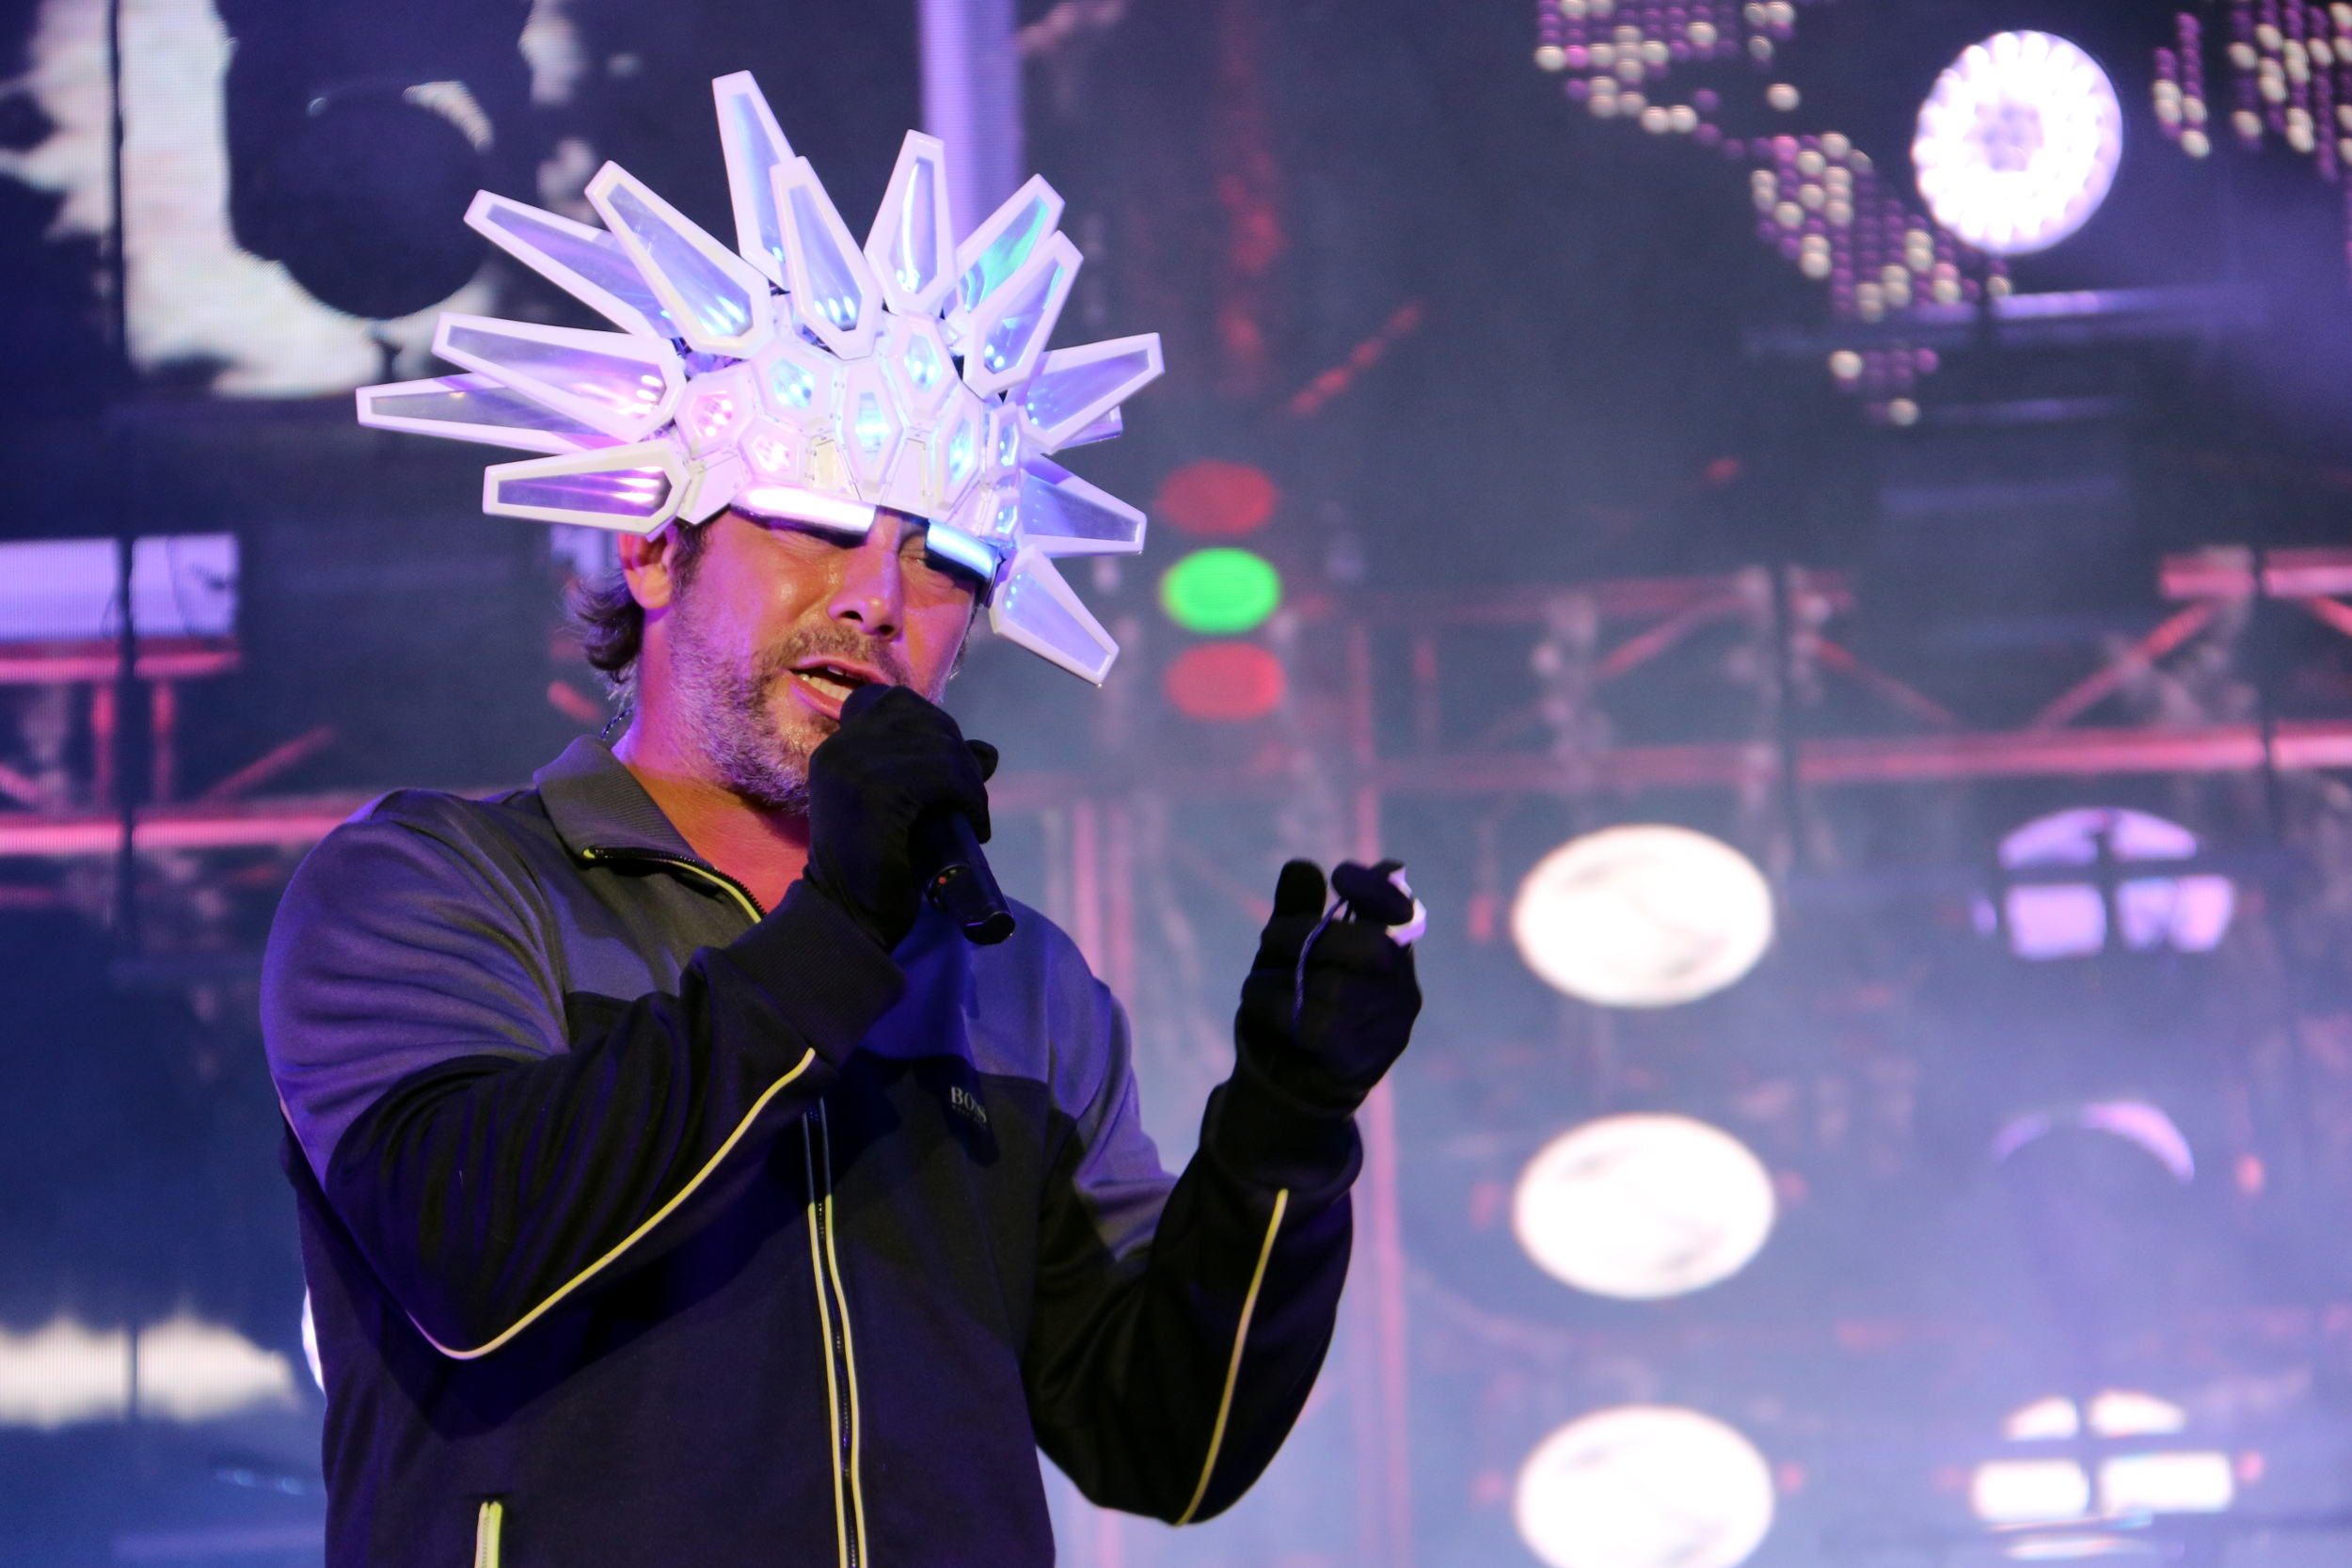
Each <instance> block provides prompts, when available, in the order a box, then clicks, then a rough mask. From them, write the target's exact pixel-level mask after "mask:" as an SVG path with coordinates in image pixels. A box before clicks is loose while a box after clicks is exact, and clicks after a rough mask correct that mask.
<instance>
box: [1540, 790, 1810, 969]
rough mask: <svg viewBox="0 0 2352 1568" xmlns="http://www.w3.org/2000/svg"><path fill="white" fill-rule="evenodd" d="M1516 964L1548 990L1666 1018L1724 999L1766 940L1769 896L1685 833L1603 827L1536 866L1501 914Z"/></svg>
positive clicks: (1754, 874)
mask: <svg viewBox="0 0 2352 1568" xmlns="http://www.w3.org/2000/svg"><path fill="white" fill-rule="evenodd" d="M1511 940H1512V941H1513V942H1517V943H1518V950H1519V957H1520V958H1524V959H1525V960H1526V961H1527V967H1528V968H1530V969H1532V970H1534V972H1535V973H1536V974H1538V975H1540V976H1541V977H1542V978H1543V980H1544V982H1545V983H1546V984H1548V985H1549V986H1550V987H1551V988H1552V989H1553V990H1560V991H1565V993H1567V994H1568V995H1570V996H1573V997H1576V998H1578V999H1579V1000H1581V1001H1584V1002H1594V1003H1597V1004H1599V1005H1600V1006H1608V1007H1668V1006H1674V1005H1675V1004H1677V1003H1680V1002H1691V1001H1694V1000H1696V999H1697V998H1699V997H1702V996H1706V995H1708V993H1710V992H1713V991H1718V990H1723V989H1724V987H1725V986H1728V985H1730V984H1731V983H1732V982H1733V981H1735V980H1737V979H1739V978H1740V976H1741V975H1743V974H1746V973H1747V972H1748V971H1749V970H1751V969H1753V968H1754V967H1756V960H1757V959H1758V958H1762V957H1763V956H1764V950H1765V949H1766V948H1767V947H1769V946H1771V945H1772V889H1771V887H1770V886H1768V885H1767V884H1766V882H1765V880H1764V874H1763V873H1762V872H1760V871H1758V870H1756V866H1755V865H1754V863H1751V862H1750V861H1749V860H1748V858H1747V857H1746V856H1745V855H1742V854H1741V853H1740V851H1739V850H1737V849H1734V848H1733V847H1731V846H1730V845H1728V844H1724V843H1723V842H1721V841H1720V840H1717V839H1712V838H1709V837H1708V836H1707V835H1706V834H1705V833H1694V832H1691V830H1689V829H1688V828H1672V827H1666V826H1663V825H1661V824H1656V823H1649V824H1643V825H1640V826H1633V827H1624V828H1606V829H1603V830H1602V831H1601V832H1597V833H1587V834H1585V835H1584V836H1583V837H1581V838H1575V839H1570V840H1569V841H1568V842H1567V843H1565V844H1564V845H1562V846H1561V847H1559V848H1557V849H1554V850H1553V851H1552V852H1551V853H1550V854H1549V855H1546V856H1545V857H1544V858H1543V859H1542V860H1540V861H1538V862H1536V863H1535V868H1534V870H1532V871H1530V872H1529V873H1528V874H1527V879H1526V880H1525V881H1522V882H1521V883H1520V884H1519V891H1518V898H1517V899H1516V900H1514V901H1513V903H1512V905H1511Z"/></svg>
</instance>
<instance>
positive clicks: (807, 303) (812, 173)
mask: <svg viewBox="0 0 2352 1568" xmlns="http://www.w3.org/2000/svg"><path fill="white" fill-rule="evenodd" d="M772 173H773V178H774V184H775V193H776V211H777V214H778V215H779V216H780V217H781V218H782V219H783V221H784V252H785V261H786V263H787V276H788V277H789V278H790V279H791V281H790V283H789V285H788V286H789V287H790V289H791V291H792V303H793V313H794V317H795V319H796V320H798V321H799V322H800V323H801V324H802V325H804V326H806V327H807V328H808V329H809V330H810V331H812V332H814V333H816V334H817V336H818V340H819V341H821V342H823V344H824V345H825V347H827V348H829V349H831V350H832V351H833V352H834V354H836V355H838V356H840V357H842V358H844V359H862V358H864V357H865V356H866V355H867V354H868V353H870V352H871V351H872V349H873V346H874V331H875V328H877V327H878V326H880V325H882V286H881V284H879V283H877V282H876V281H875V279H874V274H873V272H872V270H871V269H870V268H868V267H867V266H866V257H865V254H864V253H863V252H861V251H860V250H859V249H858V248H857V246H856V245H854V244H852V243H851V241H850V230H849V227H848V226H847V225H846V224H844V223H843V222H842V221H841V214H839V213H837V212H835V211H834V205H833V198H831V197H829V196H827V195H826V194H825V187H824V186H823V185H822V184H820V183H818V179H817V171H816V170H815V169H813V168H811V167H810V166H809V163H808V160H807V159H806V158H795V159H793V160H792V161H791V162H790V163H788V164H783V165H779V166H777V167H776V168H775V169H774V170H773V171H772Z"/></svg>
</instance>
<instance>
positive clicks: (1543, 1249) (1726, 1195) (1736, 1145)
mask: <svg viewBox="0 0 2352 1568" xmlns="http://www.w3.org/2000/svg"><path fill="white" fill-rule="evenodd" d="M1774 1212H1775V1205H1774V1202H1773V1198H1772V1177H1771V1176H1770V1174H1768V1173H1767V1172H1766V1171H1765V1169H1764V1166H1763V1164H1761V1163H1760V1162H1759V1161H1758V1160H1757V1159H1756V1156H1755V1155H1754V1154H1752V1153H1750V1152H1749V1151H1748V1148H1747V1146H1746V1145H1744V1144H1742V1143H1740V1140H1739V1139H1737V1138H1735V1137H1733V1136H1731V1135H1730V1134H1729V1133H1727V1132H1723V1131H1721V1130H1719V1129H1717V1128H1713V1127H1709V1126H1708V1124H1707V1123H1705V1122H1703V1121H1694V1120H1692V1118H1691V1117H1678V1116H1661V1115H1634V1116H1615V1117H1602V1118H1601V1119H1599V1120H1597V1121H1590V1122H1586V1123H1585V1124H1584V1125H1583V1126H1581V1127H1578V1128H1575V1129H1573V1130H1571V1131H1569V1132H1564V1133H1562V1134H1561V1135H1560V1136H1559V1137H1556V1138H1554V1139H1552V1140H1551V1142H1550V1143H1549V1144H1547V1145H1545V1146H1544V1148H1542V1150H1541V1151H1539V1152H1538V1153H1537V1154H1536V1156H1535V1157H1534V1159H1533V1160H1530V1161H1529V1162H1528V1163H1527V1167H1526V1169H1525V1170H1523V1171H1521V1172H1520V1173H1519V1181H1518V1191H1517V1192H1516V1193H1515V1194H1514V1196H1513V1198H1512V1205H1511V1229H1512V1232H1513V1233H1514V1234H1515V1235H1517V1236H1518V1242H1519V1245H1520V1246H1522V1247H1524V1248H1526V1249H1527V1255H1528V1256H1529V1257H1530V1258H1532V1259H1534V1260H1535V1263H1536V1266H1537V1267H1539V1268H1541V1269H1542V1270H1543V1271H1544V1272H1545V1273H1546V1274H1549V1275H1551V1276H1552V1277H1553V1278H1555V1279H1559V1280H1562V1281H1564V1282H1565V1283H1566V1284H1569V1285H1573V1286H1575V1287H1576V1288H1577V1289H1578V1290H1580V1291H1591V1292H1593V1293H1594V1294H1596V1295H1603V1296H1614V1297H1617V1298H1619V1299H1621V1300H1626V1301H1655V1300H1658V1299H1660V1298H1661V1297H1665V1296H1678V1295H1683V1294H1686V1293H1688V1292H1689V1291H1696V1290H1701V1289H1704V1288H1705V1287H1707V1286H1709V1285H1713V1284H1715V1283H1717V1282H1718V1281H1721V1280H1724V1279H1728V1278H1730V1277H1731V1276H1732V1275H1735V1274H1737V1273H1739V1272H1740V1270H1741V1269H1742V1268H1744V1267H1746V1266H1747V1263H1748V1260H1749V1259H1752V1258H1754V1257H1755V1256H1756V1253H1757V1252H1758V1251H1760V1250H1761V1249H1762V1248H1763V1245H1764V1243H1765V1240H1766V1238H1767V1237H1769V1236H1770V1235H1771V1234H1772V1220H1773V1216H1774Z"/></svg>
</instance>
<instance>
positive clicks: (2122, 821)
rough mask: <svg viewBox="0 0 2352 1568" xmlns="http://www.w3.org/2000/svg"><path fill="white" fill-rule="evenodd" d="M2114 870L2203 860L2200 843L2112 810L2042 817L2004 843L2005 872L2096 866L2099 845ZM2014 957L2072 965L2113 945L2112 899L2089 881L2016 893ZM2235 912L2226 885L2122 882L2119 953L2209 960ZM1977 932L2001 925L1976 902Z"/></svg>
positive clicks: (2011, 913)
mask: <svg viewBox="0 0 2352 1568" xmlns="http://www.w3.org/2000/svg"><path fill="white" fill-rule="evenodd" d="M2102 840H2104V841H2105V842H2106V853H2107V856H2108V858H2109V859H2110V860H2112V861H2116V862H2132V861H2178V860H2187V859H2189V858H2190V857H2192V856H2194V855H2195V854H2196V853H2197V847H2198V846H2197V835H2196V834H2195V833H2193V832H2189V831H2188V830H2187V829H2186V828H2184V827H2182V826H2181V825H2180V824H2179V823H2177V822H2168V821H2166V820H2165V819H2164V818H2163V817H2161V816H2150V815H2149V814H2148V813H2146V812H2141V811H2130V810H2126V809H2123V808H2121V807H2111V806H2082V807H2077V808H2075V809H2074V810H2072V811H2061V812H2056V813H2053V814H2052V815H2050V816H2042V817H2037V818H2035V819H2034V820H2033V821H2031V822H2028V823H2026V825H2025V826H2024V827H2022V828H2019V829H2018V830H2017V831H2016V832H2012V833H2010V835H2009V836H2008V837H2007V838H2004V839H2003V840H2001V851H2000V855H2001V864H2002V865H2003V866H2004V867H2006V868H2008V869H2009V870H2011V871H2020V870H2026V869H2029V868H2034V867H2041V866H2055V865H2081V866H2091V865H2095V864H2096V863H2098V860H2099V854H2100V844H2101V841H2102ZM2003 904H2004V911H2005V912H2006V914H2007V916H2008V925H2009V942H2010V951H2012V952H2014V953H2015V954H2016V955H2017V956H2018V957H2019V958H2035V959H2042V958H2082V957H2085V956H2087V955H2089V954H2092V953H2096V952H2099V951H2100V950H2102V949H2103V948H2105V947H2106V945H2107V900H2106V897H2105V896H2103V895H2102V894H2101V891H2100V889H2099V888H2098V887H2097V886H2096V885H2095V884H2093V883H2090V882H2042V883H2032V884H2028V885H2026V886H2021V887H2012V888H2010V890H2009V892H2008V894H2007V895H2005V897H2004V900H2003ZM2236 908H2237V890H2236V888H2235V887H2234V886H2233V884H2232V883H2231V881H2230V879H2229V878H2227V877H2221V876H2216V875H2214V874H2212V873H2209V872H2208V873H2199V874H2197V875H2193V876H2187V877H2163V876H2156V877H2133V878H2129V879H2124V880H2121V881H2119V882H2117V884H2116V887H2115V912H2116V916H2117V918H2118V921H2119V922H2120V924H2121V926H2122V930H2121V932H2120V933H2119V934H2120V935H2121V936H2122V945H2123V946H2125V947H2128V948H2130V949H2132V950H2133V951H2135V952H2146V951H2148V950H2150V949H2152V948H2156V947H2170V948H2172V949H2174V950H2175V951H2177V952H2182V953H2203V952H2208V951H2210V950H2212V949H2213V948H2215V947H2217V946H2219V945H2220V942H2221V938H2222V936H2223V935H2224V934H2225V933H2227V932H2228V930H2229V928H2230V919H2231V916H2232V915H2233V913H2235V911H2236ZM1976 917H1977V928H1978V929H1979V930H1980V931H1982V932H1984V933H1986V934H1987V935H1990V934H1991V933H1992V932H1993V930H1994V928H1995V927H1996V926H1997V925H1998V924H1999V922H1998V921H1996V920H1995V918H1994V911H1993V906H1992V905H1991V904H1990V903H1987V902H1984V901H1983V900H1979V902H1978V904H1977V911H1976Z"/></svg>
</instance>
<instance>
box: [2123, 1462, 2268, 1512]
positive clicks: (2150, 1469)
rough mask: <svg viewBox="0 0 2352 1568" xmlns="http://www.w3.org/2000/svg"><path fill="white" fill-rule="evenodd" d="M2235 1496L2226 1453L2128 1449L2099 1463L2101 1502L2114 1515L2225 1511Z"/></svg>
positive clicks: (2233, 1476)
mask: <svg viewBox="0 0 2352 1568" xmlns="http://www.w3.org/2000/svg"><path fill="white" fill-rule="evenodd" d="M2236 1500H2237V1478H2236V1476H2235V1475H2234V1474H2233V1472H2232V1470H2231V1468H2230V1456H2229V1455H2228V1454H2226V1453H2216V1452H2214V1451H2212V1450H2210V1449H2200V1450H2196V1451H2192V1452H2186V1453H2184V1452H2179V1451H2175V1452H2171V1453H2127V1454H2120V1455H2118V1456H2117V1457H2115V1458H2113V1459H2110V1460H2108V1461H2107V1462H2106V1464H2104V1465H2100V1466H2099V1506H2100V1507H2101V1508H2103V1509H2105V1510H2106V1512H2107V1513H2110V1514H2115V1515H2119V1516H2120V1515H2122V1514H2126V1513H2224V1512H2226V1511H2227V1510H2228V1508H2229V1506H2230V1504H2231V1503H2233V1502H2234V1501H2236Z"/></svg>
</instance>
